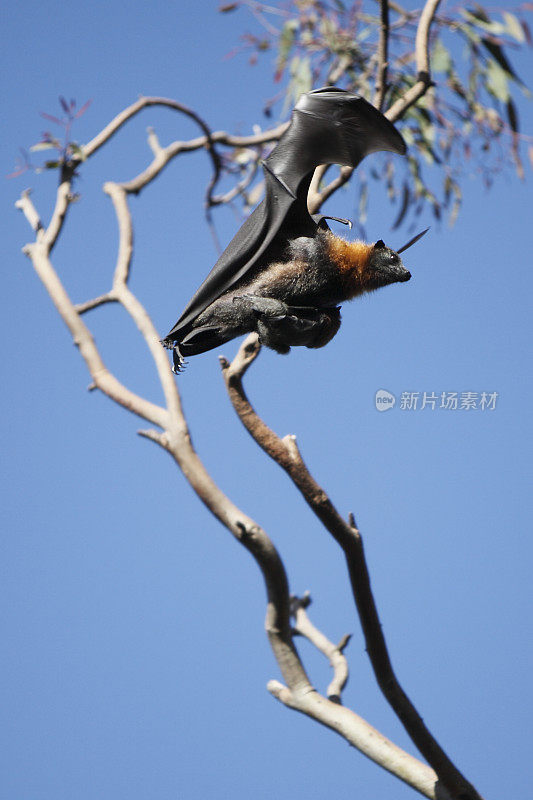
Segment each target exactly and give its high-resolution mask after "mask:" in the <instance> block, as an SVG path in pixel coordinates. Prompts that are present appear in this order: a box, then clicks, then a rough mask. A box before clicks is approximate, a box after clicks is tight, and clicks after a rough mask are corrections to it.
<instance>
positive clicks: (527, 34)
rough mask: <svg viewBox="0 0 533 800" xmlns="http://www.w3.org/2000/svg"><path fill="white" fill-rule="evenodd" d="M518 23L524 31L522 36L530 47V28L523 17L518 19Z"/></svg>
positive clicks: (532, 43) (531, 43)
mask: <svg viewBox="0 0 533 800" xmlns="http://www.w3.org/2000/svg"><path fill="white" fill-rule="evenodd" d="M520 25H521V26H522V30H523V31H524V36H525V37H526V42H527V43H528V45H529V46H530V47H531V45H533V39H532V38H531V29H530V27H529V25H528V24H527V22H526V21H525V19H521V20H520Z"/></svg>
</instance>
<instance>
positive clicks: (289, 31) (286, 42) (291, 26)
mask: <svg viewBox="0 0 533 800" xmlns="http://www.w3.org/2000/svg"><path fill="white" fill-rule="evenodd" d="M297 30H298V20H295V19H290V20H288V22H286V23H285V25H284V26H283V28H282V29H281V33H280V37H279V47H278V58H277V61H276V70H277V71H278V72H283V70H284V69H285V67H286V65H287V59H288V57H289V53H290V51H291V49H292V46H293V44H294V40H295V38H296V31H297Z"/></svg>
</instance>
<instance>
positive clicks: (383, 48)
mask: <svg viewBox="0 0 533 800" xmlns="http://www.w3.org/2000/svg"><path fill="white" fill-rule="evenodd" d="M379 9H380V28H379V44H378V69H377V81H376V93H375V95H374V105H375V106H376V108H378V109H379V110H380V111H383V106H384V104H385V94H386V92H387V71H388V68H389V0H379Z"/></svg>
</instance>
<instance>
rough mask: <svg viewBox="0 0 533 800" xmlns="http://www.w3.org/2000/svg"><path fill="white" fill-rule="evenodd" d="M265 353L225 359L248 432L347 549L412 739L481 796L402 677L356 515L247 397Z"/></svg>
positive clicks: (253, 346)
mask: <svg viewBox="0 0 533 800" xmlns="http://www.w3.org/2000/svg"><path fill="white" fill-rule="evenodd" d="M259 352H260V345H259V343H258V339H257V335H256V334H251V335H250V336H248V337H247V338H246V339H245V341H244V342H243V344H242V345H241V347H240V349H239V352H238V353H237V356H236V358H235V359H234V361H233V362H232V363H231V364H229V363H228V362H227V361H225V360H224V359H223V360H222V362H221V363H222V371H223V376H224V381H225V383H226V388H227V391H228V395H229V398H230V400H231V403H232V405H233V408H234V409H235V411H236V412H237V415H238V416H239V419H240V420H241V422H242V423H243V425H244V426H245V428H246V430H247V431H248V433H249V434H250V435H251V436H252V438H253V439H254V440H255V441H256V442H257V444H258V445H259V446H260V447H261V448H262V449H263V450H264V451H265V453H267V454H268V455H269V456H270V457H271V458H272V459H273V460H274V461H276V463H277V464H279V466H280V467H282V469H284V470H285V472H287V474H288V475H289V477H290V478H291V479H292V481H293V482H294V484H295V486H296V487H297V488H298V489H299V491H300V492H301V494H302V496H303V498H304V500H305V501H306V502H307V504H308V505H309V507H310V508H311V509H312V511H313V512H314V513H315V514H316V516H317V517H318V518H319V520H320V521H321V522H322V524H323V525H324V527H325V528H326V529H327V530H328V531H329V532H330V534H331V535H332V536H333V538H334V539H335V541H336V542H337V543H338V544H339V545H340V547H341V548H342V550H343V552H344V555H345V558H346V562H347V566H348V573H349V576H350V582H351V586H352V592H353V595H354V600H355V603H356V607H357V611H358V614H359V619H360V621H361V626H362V628H363V632H364V635H365V641H366V647H367V651H368V655H369V658H370V661H371V664H372V667H373V670H374V674H375V676H376V680H377V682H378V684H379V687H380V688H381V690H382V692H383V694H384V696H385V698H386V699H387V701H388V702H389V704H390V705H391V707H392V708H393V710H394V711H395V713H396V715H397V716H398V718H399V719H400V721H401V722H402V724H403V726H404V728H405V729H406V731H407V733H408V734H409V736H410V738H411V740H412V741H413V743H414V744H415V745H416V747H417V748H418V750H419V751H420V752H421V753H422V755H423V756H424V758H425V759H426V760H427V761H428V763H429V764H431V766H432V767H433V769H434V770H435V772H436V774H437V775H438V776H439V780H440V781H441V783H442V785H443V786H444V787H446V789H447V790H448V791H449V792H450V794H451V796H452V797H454V798H455V797H457V798H460V799H461V800H480V795H479V794H478V793H477V791H476V790H475V789H474V787H473V786H472V785H471V784H470V783H469V782H468V781H467V780H466V778H465V777H464V776H463V775H462V774H461V773H460V772H459V770H458V769H457V768H456V766H455V765H454V764H453V763H452V761H451V760H450V759H449V758H448V756H447V755H446V753H445V752H444V750H443V749H442V748H441V746H440V745H439V744H438V742H437V741H436V739H435V738H434V737H433V736H432V734H431V733H430V731H429V730H428V729H427V727H426V725H425V724H424V721H423V719H422V717H421V716H420V714H419V713H418V711H417V710H416V708H415V707H414V705H413V704H412V702H411V701H410V700H409V698H408V697H407V695H406V694H405V692H404V690H403V689H402V687H401V685H400V683H399V681H398V679H397V678H396V675H395V673H394V670H393V668H392V664H391V661H390V657H389V654H388V650H387V645H386V642H385V638H384V636H383V631H382V629H381V623H380V621H379V617H378V612H377V609H376V605H375V602H374V598H373V595H372V591H371V588H370V578H369V575H368V568H367V565H366V560H365V555H364V550H363V542H362V538H361V535H360V533H359V531H358V530H357V528H356V527H355V523H354V522H353V518H351V519H350V522H346V521H345V520H344V519H343V518H342V517H341V516H340V514H339V513H338V511H337V509H336V508H335V507H334V505H333V503H332V502H331V500H330V498H329V497H328V495H327V494H326V492H325V491H324V489H322V487H321V486H320V485H319V484H318V483H317V482H316V480H315V479H314V478H313V476H312V475H311V473H310V472H309V470H308V469H307V467H306V465H305V463H304V461H303V458H302V456H301V454H300V451H299V449H298V446H297V444H296V437H294V436H285V437H284V438H283V439H280V438H279V437H278V436H277V435H276V434H275V433H274V431H273V430H271V428H269V427H268V426H267V425H266V424H265V423H264V422H263V420H262V419H261V418H260V417H259V416H258V415H257V413H256V412H255V410H254V408H253V407H252V405H251V403H250V401H249V400H248V398H247V396H246V393H245V391H244V387H243V384H242V378H243V376H244V374H245V373H246V371H247V370H248V369H249V367H250V366H251V364H252V363H253V362H254V361H255V359H256V358H257V356H258V355H259Z"/></svg>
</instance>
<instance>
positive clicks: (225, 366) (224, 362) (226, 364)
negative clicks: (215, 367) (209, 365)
mask: <svg viewBox="0 0 533 800" xmlns="http://www.w3.org/2000/svg"><path fill="white" fill-rule="evenodd" d="M218 363H219V364H220V369H222V370H226V369H228V367H229V365H230V364H229V361H228V359H227V358H226V356H219V357H218Z"/></svg>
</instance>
